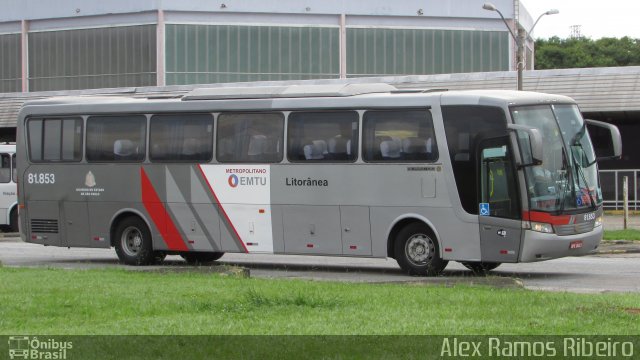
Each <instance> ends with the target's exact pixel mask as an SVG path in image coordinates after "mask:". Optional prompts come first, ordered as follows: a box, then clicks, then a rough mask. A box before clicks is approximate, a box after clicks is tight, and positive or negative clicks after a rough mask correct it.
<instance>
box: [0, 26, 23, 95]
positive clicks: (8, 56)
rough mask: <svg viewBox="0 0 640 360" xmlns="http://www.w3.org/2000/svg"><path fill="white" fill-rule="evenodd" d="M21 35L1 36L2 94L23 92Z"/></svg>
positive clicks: (0, 90) (0, 84) (0, 87)
mask: <svg viewBox="0 0 640 360" xmlns="http://www.w3.org/2000/svg"><path fill="white" fill-rule="evenodd" d="M20 53H21V52H20V34H6V35H0V93H1V92H16V91H22V79H21V77H22V68H21V62H20Z"/></svg>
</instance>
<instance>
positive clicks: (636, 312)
mask: <svg viewBox="0 0 640 360" xmlns="http://www.w3.org/2000/svg"><path fill="white" fill-rule="evenodd" d="M624 311H626V312H628V313H629V314H633V315H640V308H625V309H624Z"/></svg>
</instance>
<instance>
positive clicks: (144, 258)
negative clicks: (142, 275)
mask: <svg viewBox="0 0 640 360" xmlns="http://www.w3.org/2000/svg"><path fill="white" fill-rule="evenodd" d="M114 234H115V248H116V254H117V255H118V258H119V259H120V261H121V262H123V263H125V264H127V265H150V264H153V263H154V261H155V259H156V254H155V252H154V251H153V244H152V242H151V232H150V231H149V228H148V227H147V224H146V223H145V222H144V221H142V219H140V218H139V217H128V218H125V219H124V220H122V221H120V222H119V223H118V226H117V227H116V229H115V232H114Z"/></svg>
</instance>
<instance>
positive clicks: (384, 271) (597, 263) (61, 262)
mask: <svg viewBox="0 0 640 360" xmlns="http://www.w3.org/2000/svg"><path fill="white" fill-rule="evenodd" d="M0 261H1V262H2V263H3V264H4V265H6V266H47V267H62V268H120V267H122V268H127V269H131V270H149V269H156V268H173V269H183V268H184V266H185V265H186V264H185V263H184V262H183V261H182V260H181V258H180V257H178V256H169V257H167V260H166V264H167V265H164V266H160V267H157V266H154V267H128V266H124V265H120V264H119V263H118V259H117V257H116V255H115V252H114V251H113V250H108V249H78V248H74V249H66V248H56V247H44V246H41V245H35V244H26V243H22V242H19V241H16V240H12V239H4V240H0ZM220 262H221V263H223V264H232V265H241V266H245V267H248V268H250V271H251V276H253V277H274V278H303V279H315V280H339V281H354V282H426V283H436V284H442V283H446V284H454V283H487V282H488V283H490V284H497V285H501V286H510V285H511V286H512V285H513V283H514V280H513V278H517V279H520V280H519V281H521V282H522V283H523V284H524V286H525V287H526V288H529V289H542V290H551V291H571V292H610V291H613V292H640V254H616V255H598V256H586V257H579V258H564V259H557V260H551V261H546V262H540V263H530V264H503V265H502V266H500V267H499V268H498V269H497V270H496V271H494V272H493V273H492V274H493V275H494V276H490V277H488V278H485V277H478V276H474V275H472V274H471V273H470V272H469V271H467V270H466V269H465V268H464V267H463V266H461V265H460V264H458V263H456V262H451V263H450V264H449V266H448V267H447V269H446V270H445V271H444V273H443V276H441V277H438V278H417V277H410V276H407V275H405V274H404V273H402V272H401V271H400V269H399V267H398V265H397V263H396V262H395V260H392V259H388V260H385V259H359V258H341V257H319V256H292V255H289V256H278V255H244V254H226V255H225V256H224V257H222V259H221V260H220Z"/></svg>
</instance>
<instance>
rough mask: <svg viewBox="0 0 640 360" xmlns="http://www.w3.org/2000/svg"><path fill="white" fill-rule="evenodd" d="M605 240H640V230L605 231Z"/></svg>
mask: <svg viewBox="0 0 640 360" xmlns="http://www.w3.org/2000/svg"><path fill="white" fill-rule="evenodd" d="M604 240H640V230H635V229H627V230H605V231H604Z"/></svg>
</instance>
